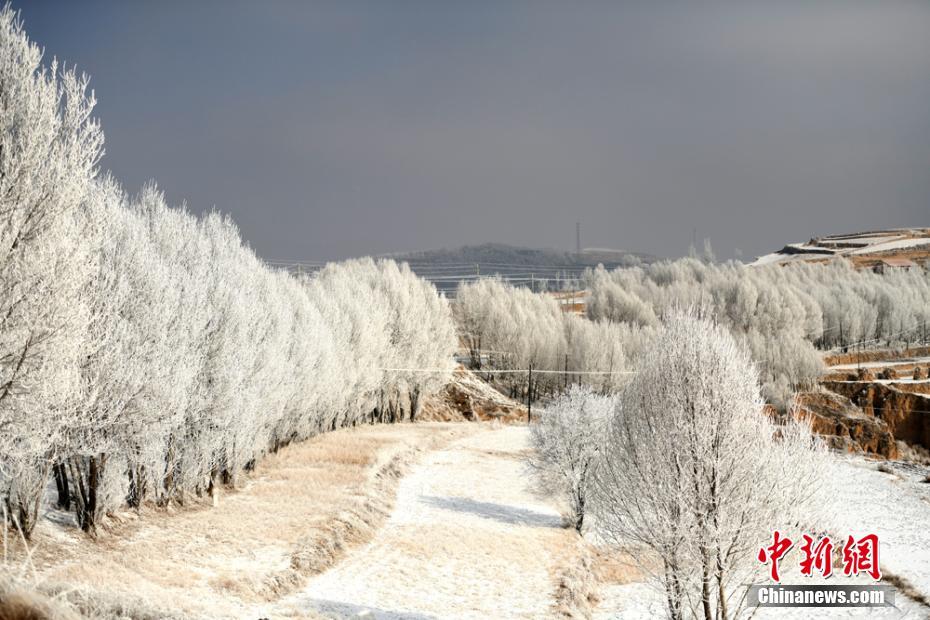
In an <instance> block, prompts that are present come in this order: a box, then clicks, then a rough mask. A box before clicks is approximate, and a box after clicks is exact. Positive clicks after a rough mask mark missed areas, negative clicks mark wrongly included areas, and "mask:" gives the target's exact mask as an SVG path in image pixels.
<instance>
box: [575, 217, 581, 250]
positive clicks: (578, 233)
mask: <svg viewBox="0 0 930 620" xmlns="http://www.w3.org/2000/svg"><path fill="white" fill-rule="evenodd" d="M575 254H577V255H578V256H581V222H580V221H578V222H575Z"/></svg>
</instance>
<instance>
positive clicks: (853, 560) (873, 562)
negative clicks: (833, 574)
mask: <svg viewBox="0 0 930 620" xmlns="http://www.w3.org/2000/svg"><path fill="white" fill-rule="evenodd" d="M859 573H866V574H868V575H871V577H872V579H874V580H876V581H878V580H879V579H881V578H882V571H881V569H879V567H878V536H877V535H875V534H869V535H867V536H863V537H862V538H860V539H859V540H854V539H853V537H852V536H850V537H849V538H847V539H846V544H845V545H843V574H844V575H858V574H859Z"/></svg>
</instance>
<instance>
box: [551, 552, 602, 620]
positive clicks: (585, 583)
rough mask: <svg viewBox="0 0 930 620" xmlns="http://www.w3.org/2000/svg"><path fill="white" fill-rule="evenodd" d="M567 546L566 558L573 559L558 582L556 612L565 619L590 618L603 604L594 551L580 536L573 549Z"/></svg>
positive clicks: (567, 564) (559, 576) (565, 567)
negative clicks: (595, 569)
mask: <svg viewBox="0 0 930 620" xmlns="http://www.w3.org/2000/svg"><path fill="white" fill-rule="evenodd" d="M566 547H568V548H566V549H565V551H564V553H565V555H564V556H563V557H566V558H570V560H568V561H567V563H566V565H565V566H564V568H563V569H562V571H561V572H560V574H559V575H558V577H557V579H556V590H555V613H556V615H557V616H559V617H562V618H590V617H591V613H592V612H593V610H594V608H595V607H596V606H597V604H598V602H600V599H599V598H598V595H597V588H598V579H597V576H596V574H595V572H594V554H593V553H592V548H591V546H590V545H589V544H588V543H586V542H585V541H584V539H582V538H580V537H578V538H577V540H576V543H575V545H574V548H571V546H570V545H566Z"/></svg>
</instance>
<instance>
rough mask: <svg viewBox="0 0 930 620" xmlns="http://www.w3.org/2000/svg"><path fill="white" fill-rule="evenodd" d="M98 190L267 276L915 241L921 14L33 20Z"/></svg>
mask: <svg viewBox="0 0 930 620" xmlns="http://www.w3.org/2000/svg"><path fill="white" fill-rule="evenodd" d="M13 6H14V7H15V8H18V9H20V10H21V12H22V17H23V19H24V21H25V25H26V30H27V31H28V32H29V33H30V36H31V37H32V38H33V39H34V40H35V41H37V42H38V43H39V44H40V45H42V46H44V47H45V49H46V54H47V57H48V58H51V57H52V56H57V57H58V58H59V59H62V60H65V61H67V62H68V63H69V64H76V65H77V66H78V68H80V69H82V70H84V71H86V72H87V73H89V74H90V75H91V76H92V82H91V84H92V86H93V87H94V89H95V91H96V93H97V97H98V99H99V101H100V103H99V106H98V108H97V111H98V114H99V116H100V118H101V120H102V122H103V127H104V130H105V132H106V151H107V155H106V158H105V159H104V162H103V165H104V167H106V168H109V169H111V170H113V172H114V173H115V174H116V176H117V177H118V178H119V179H120V180H121V181H122V182H123V183H124V185H125V186H126V188H127V190H129V191H131V192H133V193H134V192H135V191H137V190H138V188H139V187H140V186H141V184H142V183H144V182H145V181H146V180H148V179H155V180H156V181H157V182H158V183H159V185H160V186H161V187H162V188H163V189H164V190H165V191H166V193H167V195H168V197H169V199H170V200H171V201H172V202H174V203H179V202H180V201H182V200H186V201H187V202H188V204H189V205H190V207H191V209H192V210H194V211H197V212H200V211H204V210H209V209H211V208H212V207H213V206H214V205H215V206H216V207H217V208H218V209H220V210H222V211H225V212H229V213H231V214H232V215H233V217H234V218H235V219H236V221H237V222H238V223H239V225H240V227H241V229H242V234H243V236H244V237H245V238H246V239H247V240H248V241H249V242H250V243H251V244H252V246H253V247H255V248H256V249H257V250H258V252H259V253H260V254H261V255H263V256H265V257H266V258H270V259H289V260H322V259H335V258H344V257H348V256H355V255H362V254H378V253H384V252H394V251H404V250H415V249H428V248H439V247H452V246H456V245H462V244H476V243H482V242H487V241H496V242H503V243H512V244H517V245H527V246H534V247H555V248H562V249H571V248H573V247H574V243H575V239H574V236H575V221H576V219H577V220H581V222H582V237H583V239H582V243H583V245H585V246H587V247H610V248H617V249H626V250H635V251H642V252H650V253H654V254H660V255H668V256H678V255H681V254H684V253H685V252H686V251H687V247H688V244H689V243H690V240H691V234H692V228H693V227H696V228H697V235H698V238H703V237H710V238H711V240H712V242H713V244H714V247H715V249H716V250H717V254H718V256H721V257H723V258H727V257H730V256H732V255H733V251H734V248H740V249H741V250H742V252H743V254H744V256H745V257H746V258H750V257H752V256H754V255H756V254H762V253H766V252H768V251H770V250H773V249H777V248H779V247H781V246H782V245H783V244H784V243H786V242H790V241H803V240H806V239H807V238H809V237H811V236H814V235H819V234H827V233H831V232H833V233H836V232H847V231H854V230H861V229H868V228H875V227H899V226H917V225H923V226H930V2H913V3H911V2H896V1H891V0H882V1H869V2H857V1H854V0H836V1H834V2H828V1H813V0H804V1H799V2H790V1H785V0H779V1H777V2H775V1H773V2H766V3H762V2H758V3H757V2H732V3H726V4H710V3H707V2H681V3H673V2H652V1H648V0H647V1H644V2H641V3H635V2H626V3H623V2H560V3H552V4H546V3H544V2H542V1H537V0H533V1H531V2H530V1H528V2H502V1H494V2H479V1H475V0H468V1H462V2H451V1H449V2H436V1H435V0H424V1H422V2H403V1H385V0H377V1H373V2H370V3H369V2H352V1H338V2H337V1H333V2H296V1H295V2H255V1H250V2H229V1H223V2H184V3H181V2H178V3H171V2H145V3H143V2H123V1H113V2H72V1H66V2H52V1H44V0H30V1H24V0H13Z"/></svg>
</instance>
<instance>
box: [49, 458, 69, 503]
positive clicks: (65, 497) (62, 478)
mask: <svg viewBox="0 0 930 620" xmlns="http://www.w3.org/2000/svg"><path fill="white" fill-rule="evenodd" d="M52 471H53V472H54V474H55V487H56V488H57V489H58V507H59V508H61V509H62V510H71V491H70V490H69V489H68V470H67V469H65V464H64V463H62V462H61V461H56V462H55V465H53V466H52Z"/></svg>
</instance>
